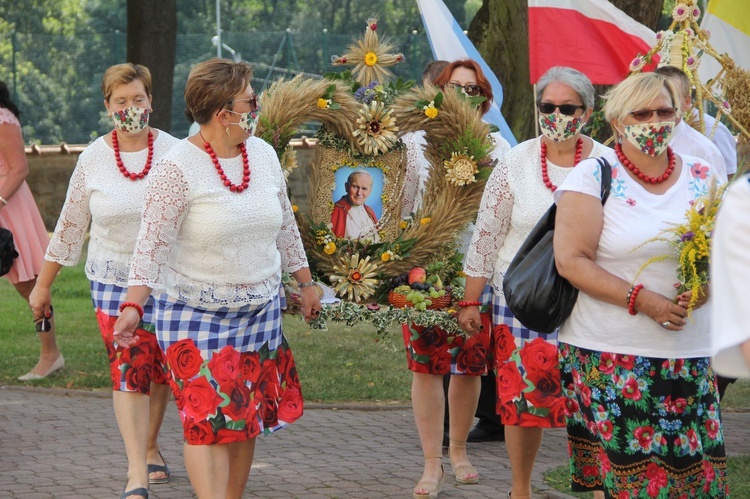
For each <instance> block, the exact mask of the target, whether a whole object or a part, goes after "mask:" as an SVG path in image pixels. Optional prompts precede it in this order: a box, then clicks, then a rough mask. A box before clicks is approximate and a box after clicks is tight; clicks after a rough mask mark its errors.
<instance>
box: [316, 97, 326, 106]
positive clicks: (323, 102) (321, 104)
mask: <svg viewBox="0 0 750 499" xmlns="http://www.w3.org/2000/svg"><path fill="white" fill-rule="evenodd" d="M318 107H319V108H321V109H325V108H327V107H328V99H324V98H323V97H321V98H320V99H318Z"/></svg>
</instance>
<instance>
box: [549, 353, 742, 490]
mask: <svg viewBox="0 0 750 499" xmlns="http://www.w3.org/2000/svg"><path fill="white" fill-rule="evenodd" d="M560 366H561V371H562V382H563V391H564V392H565V396H566V416H567V427H568V452H569V454H570V469H571V478H572V487H573V490H574V491H576V492H583V491H591V490H604V493H605V496H606V497H615V498H618V499H619V498H623V499H625V498H635V497H644V498H648V497H654V498H685V499H687V498H722V497H729V492H728V486H727V463H726V454H725V451H724V436H723V433H722V428H721V414H720V411H719V401H718V396H717V389H716V380H715V377H714V373H713V371H712V369H711V367H710V365H709V359H708V358H705V357H700V358H693V359H662V358H656V357H640V356H632V355H622V354H614V353H607V352H597V351H593V350H587V349H584V348H579V347H575V346H572V345H568V344H566V343H560Z"/></svg>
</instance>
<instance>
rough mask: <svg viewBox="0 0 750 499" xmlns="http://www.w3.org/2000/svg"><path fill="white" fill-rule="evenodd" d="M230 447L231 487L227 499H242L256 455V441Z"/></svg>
mask: <svg viewBox="0 0 750 499" xmlns="http://www.w3.org/2000/svg"><path fill="white" fill-rule="evenodd" d="M227 447H229V462H230V468H229V487H228V489H227V499H242V494H243V493H244V492H245V487H246V486H247V479H248V477H249V476H250V468H251V467H252V465H253V456H254V455H255V439H254V438H253V439H251V440H245V441H244V442H237V443H234V444H229V445H227Z"/></svg>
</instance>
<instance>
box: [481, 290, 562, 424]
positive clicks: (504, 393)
mask: <svg viewBox="0 0 750 499" xmlns="http://www.w3.org/2000/svg"><path fill="white" fill-rule="evenodd" d="M492 319H493V324H495V327H494V329H493V331H492V344H493V354H494V357H495V366H494V368H495V376H496V386H497V413H498V414H499V415H500V420H501V421H502V423H503V424H506V425H510V426H524V427H531V428H563V427H565V399H564V397H563V393H562V389H561V386H560V364H559V361H558V356H557V333H556V332H555V333H553V334H551V335H547V336H544V335H541V334H540V333H536V332H534V331H530V330H529V329H527V328H525V327H524V326H523V325H522V324H521V323H520V322H518V320H517V319H516V318H515V317H513V314H512V313H511V311H510V310H509V309H508V307H507V306H506V305H505V297H504V296H503V294H502V291H501V292H495V293H493V297H492Z"/></svg>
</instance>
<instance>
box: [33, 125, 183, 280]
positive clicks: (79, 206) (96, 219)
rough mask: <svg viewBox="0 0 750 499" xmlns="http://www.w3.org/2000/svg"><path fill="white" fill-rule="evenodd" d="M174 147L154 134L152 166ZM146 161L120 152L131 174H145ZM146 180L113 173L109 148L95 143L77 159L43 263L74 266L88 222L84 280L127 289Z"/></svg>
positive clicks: (142, 155)
mask: <svg viewBox="0 0 750 499" xmlns="http://www.w3.org/2000/svg"><path fill="white" fill-rule="evenodd" d="M178 142H179V141H178V140H177V139H176V138H174V137H172V136H171V135H169V134H168V133H166V132H162V131H158V134H157V136H156V139H155V140H154V158H153V161H154V163H155V162H156V161H157V160H158V159H159V158H161V157H162V156H164V155H165V154H166V153H167V151H169V149H170V148H171V147H172V146H173V145H175V144H177V143H178ZM147 156H148V149H143V150H142V151H137V152H120V157H121V158H122V161H123V163H124V164H125V167H126V168H127V169H128V170H129V171H134V172H139V171H141V170H142V169H143V167H144V166H145V164H146V158H147ZM152 174H153V169H152V171H151V172H150V175H152ZM148 178H149V177H148V176H147V177H146V178H145V179H141V180H136V181H133V180H130V179H128V178H125V177H124V176H123V175H122V173H120V170H119V169H118V168H117V164H116V162H115V153H114V151H113V150H112V147H110V146H109V145H108V144H107V143H106V142H105V141H104V137H99V138H98V139H96V140H95V141H94V142H93V143H92V144H91V145H89V146H88V147H87V148H86V149H84V151H83V152H82V153H81V155H80V156H79V157H78V163H77V164H76V167H75V170H73V174H72V175H71V177H70V183H69V185H68V193H67V196H66V198H65V204H64V205H63V208H62V211H61V212H60V218H58V220H57V226H56V227H55V233H54V234H53V235H52V239H51V240H50V243H49V246H48V247H47V254H46V256H45V259H46V260H49V261H52V262H56V263H59V264H60V265H65V266H70V265H75V264H77V263H78V260H79V258H80V256H81V249H82V248H83V243H84V241H85V238H86V230H87V229H88V226H89V222H91V230H90V234H89V237H90V240H89V245H88V257H87V259H86V276H87V277H88V278H89V279H90V280H92V281H96V282H101V283H104V284H115V285H117V286H122V287H126V286H127V284H128V271H129V268H130V259H131V257H132V256H133V249H134V248H135V240H136V237H137V236H138V228H139V227H140V225H141V211H142V210H143V197H144V195H145V193H146V185H147V183H148Z"/></svg>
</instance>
